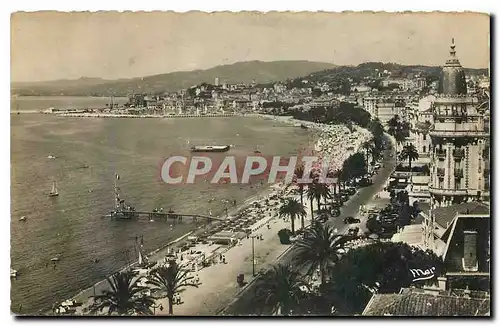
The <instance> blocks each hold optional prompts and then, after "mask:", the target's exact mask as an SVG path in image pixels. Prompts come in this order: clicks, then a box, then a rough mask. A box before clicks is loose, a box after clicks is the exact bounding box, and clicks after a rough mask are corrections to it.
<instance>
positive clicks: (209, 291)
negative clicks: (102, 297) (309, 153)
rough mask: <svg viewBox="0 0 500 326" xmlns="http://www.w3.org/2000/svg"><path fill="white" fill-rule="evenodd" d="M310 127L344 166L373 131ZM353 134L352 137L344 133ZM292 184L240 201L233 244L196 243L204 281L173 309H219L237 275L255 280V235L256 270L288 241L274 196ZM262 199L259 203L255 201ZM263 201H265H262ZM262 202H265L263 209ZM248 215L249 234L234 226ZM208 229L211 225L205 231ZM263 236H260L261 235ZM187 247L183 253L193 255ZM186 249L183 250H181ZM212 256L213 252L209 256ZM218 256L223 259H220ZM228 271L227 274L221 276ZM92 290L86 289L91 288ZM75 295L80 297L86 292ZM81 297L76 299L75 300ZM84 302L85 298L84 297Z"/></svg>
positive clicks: (235, 288) (232, 217)
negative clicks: (282, 234) (205, 262)
mask: <svg viewBox="0 0 500 326" xmlns="http://www.w3.org/2000/svg"><path fill="white" fill-rule="evenodd" d="M261 118H263V119H272V120H274V121H277V122H280V123H288V124H292V125H293V124H297V123H304V122H301V121H297V120H294V119H291V118H289V117H279V118H276V117H269V116H261ZM305 124H306V125H307V127H308V128H310V129H311V131H313V132H315V133H316V135H317V136H318V139H317V142H318V143H319V144H321V153H318V154H323V155H331V154H333V153H335V154H336V155H335V156H333V162H334V164H335V166H336V167H337V168H340V167H341V166H342V163H343V161H344V160H345V159H347V158H348V157H349V156H350V155H351V154H353V153H355V152H356V151H357V150H359V148H360V147H361V145H362V144H363V143H364V142H366V141H368V140H369V139H370V137H371V135H370V134H369V133H368V132H367V131H366V130H364V129H361V128H357V127H355V130H354V131H352V132H351V131H350V130H349V129H348V128H347V127H345V126H342V125H328V126H327V125H322V124H316V123H307V122H306V123H305ZM345 135H349V137H345ZM290 190H291V189H290V188H288V187H287V185H285V184H277V185H274V186H273V187H270V188H268V189H266V193H261V194H259V196H257V197H260V200H254V199H253V198H252V199H249V200H247V201H246V203H245V205H242V206H240V207H238V208H237V209H235V210H234V211H233V212H231V213H230V214H229V218H228V221H227V223H225V222H223V223H225V224H226V227H225V229H224V230H222V231H226V232H233V233H234V237H235V238H236V239H235V240H236V241H235V242H233V243H232V245H229V246H220V245H216V244H209V245H207V244H206V243H194V244H193V245H194V246H192V247H191V248H190V249H189V252H197V253H198V255H194V256H195V257H194V258H193V261H198V262H196V263H193V264H196V265H197V266H196V267H194V266H193V267H194V268H193V270H194V271H193V273H195V274H196V275H197V277H198V278H199V281H200V284H199V286H198V287H197V288H192V287H189V288H187V289H186V290H185V291H184V292H183V293H182V295H181V297H182V302H183V303H182V304H180V305H175V306H174V314H176V315H215V314H217V313H218V311H219V310H220V309H221V307H224V306H225V305H227V304H229V303H230V302H231V301H232V300H234V298H235V296H236V295H237V294H238V292H239V291H240V290H241V288H240V286H239V285H238V284H237V282H236V276H237V275H239V274H243V275H244V279H245V282H250V283H251V282H252V280H253V279H254V276H253V275H252V274H253V273H252V237H255V238H254V240H253V253H254V256H255V263H256V266H257V267H256V273H258V271H260V270H265V269H267V268H268V267H269V266H271V265H272V264H273V263H274V262H275V261H276V260H277V259H278V258H279V257H280V256H281V255H283V254H284V253H285V252H286V251H287V250H288V248H290V245H282V244H281V243H280V242H279V238H278V236H277V233H278V231H279V230H280V229H283V228H290V222H289V221H285V220H284V219H282V218H280V217H278V214H277V209H278V208H279V203H280V200H279V199H276V198H282V197H287V196H288V197H295V198H298V197H297V195H293V194H291V193H290ZM256 203H261V204H256ZM262 203H265V204H264V205H262ZM308 205H309V204H308V203H307V201H305V206H306V212H307V214H308V215H307V217H306V225H308V224H309V223H310V220H311V216H310V209H309V208H308ZM262 207H265V209H263V208H262ZM243 217H245V218H246V220H249V219H250V218H251V217H253V219H251V222H252V223H253V224H252V225H251V227H250V228H251V234H250V237H247V236H246V235H245V234H244V233H243V234H240V235H238V232H235V231H234V230H233V229H234V227H232V226H234V224H235V223H237V219H242V218H243ZM296 228H297V229H298V228H300V223H299V221H296ZM204 232H208V231H204ZM260 239H262V240H260ZM181 243H182V241H179V242H178V243H176V244H173V245H171V246H169V247H168V248H164V249H161V250H157V251H155V253H154V254H153V255H150V261H156V262H157V264H162V263H164V261H165V256H167V255H169V254H172V252H173V251H175V249H174V248H178V247H179V246H180V245H181ZM189 252H185V253H184V255H186V256H189ZM199 253H203V255H202V256H203V259H204V260H205V259H211V260H212V261H213V264H211V265H210V266H208V267H205V268H203V266H201V264H199V261H200V260H199V257H200V255H199ZM180 254H181V255H182V253H180ZM207 257H209V258H207ZM218 257H219V259H218ZM222 257H224V260H225V263H221V260H220V258H222ZM178 263H179V264H184V265H185V266H190V264H186V262H185V261H179V262H178ZM145 273H146V274H147V271H145ZM222 275H224V277H222ZM87 293H88V291H87ZM75 299H79V300H82V299H84V297H83V296H80V297H77V298H75ZM77 301H78V300H77ZM80 302H82V301H80ZM90 303H91V301H87V302H85V303H84V305H83V306H82V307H81V308H80V309H78V310H77V314H83V313H84V311H85V309H86V308H87V307H88V305H89V304H90ZM157 305H158V306H159V305H161V306H163V307H165V308H166V307H168V301H167V299H160V300H158V303H157ZM155 312H156V314H168V311H167V309H164V310H163V311H161V310H158V309H156V310H155Z"/></svg>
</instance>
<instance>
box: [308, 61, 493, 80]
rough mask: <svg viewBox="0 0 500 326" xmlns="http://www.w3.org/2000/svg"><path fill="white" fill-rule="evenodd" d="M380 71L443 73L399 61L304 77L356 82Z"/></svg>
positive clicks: (340, 68) (470, 71)
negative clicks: (348, 79) (402, 63)
mask: <svg viewBox="0 0 500 326" xmlns="http://www.w3.org/2000/svg"><path fill="white" fill-rule="evenodd" d="M376 69H378V71H379V72H383V71H384V70H387V71H390V72H391V73H392V76H393V77H396V78H397V77H398V76H401V75H406V74H408V73H422V74H423V75H424V76H425V77H433V78H438V77H439V75H440V74H441V67H440V66H422V65H407V66H406V65H401V64H397V63H382V62H365V63H362V64H359V65H357V66H338V67H335V68H331V69H326V70H324V71H320V72H313V73H311V74H309V75H308V76H303V77H302V78H303V79H310V80H312V81H320V82H329V81H335V80H340V79H345V78H351V79H353V80H354V81H356V82H359V81H361V80H362V79H363V78H365V77H374V74H375V70H376ZM464 70H465V74H466V75H482V74H486V75H487V74H488V69H472V68H464Z"/></svg>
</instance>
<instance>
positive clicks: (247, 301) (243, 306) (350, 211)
mask: <svg viewBox="0 0 500 326" xmlns="http://www.w3.org/2000/svg"><path fill="white" fill-rule="evenodd" d="M394 150H395V148H394V145H392V146H391V148H388V149H387V150H386V151H385V153H384V159H383V167H382V168H381V169H380V170H379V171H378V173H377V174H376V175H375V176H374V178H373V185H371V186H369V187H366V188H362V189H360V190H358V192H357V193H356V194H355V195H354V196H353V197H351V198H350V200H349V201H348V202H347V203H345V205H344V206H343V207H342V209H341V215H340V216H339V217H337V218H331V219H330V220H329V221H327V222H326V223H327V224H328V225H329V226H331V227H332V228H334V229H335V228H336V229H337V232H338V233H345V232H346V231H347V229H348V225H345V224H344V218H345V217H347V216H357V215H358V212H359V207H360V206H361V205H366V204H369V203H370V202H371V201H372V199H373V198H374V196H375V195H376V194H377V193H378V192H379V191H380V190H382V189H383V187H384V184H385V182H386V180H387V179H388V178H389V176H390V174H391V173H392V171H394V168H395V163H396V162H395V161H394V159H393V158H391V154H394ZM393 157H394V155H393ZM365 223H366V220H364V219H362V220H361V227H360V229H363V228H364V227H365ZM293 257H294V254H293V251H292V250H290V251H288V252H287V253H286V254H284V255H283V256H282V257H280V259H279V262H280V263H290V262H291V261H292V259H293ZM276 263H278V262H276ZM255 284H256V283H253V284H251V285H250V286H248V287H246V288H245V289H243V290H242V291H241V293H239V295H238V298H237V299H236V300H233V302H231V304H229V305H227V306H221V307H220V310H219V313H218V314H222V315H248V314H251V313H252V302H251V300H252V298H253V293H254V291H255Z"/></svg>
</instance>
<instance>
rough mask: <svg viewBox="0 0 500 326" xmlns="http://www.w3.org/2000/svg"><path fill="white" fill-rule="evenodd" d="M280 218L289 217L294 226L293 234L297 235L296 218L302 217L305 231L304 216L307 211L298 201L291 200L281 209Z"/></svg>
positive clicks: (282, 205)
mask: <svg viewBox="0 0 500 326" xmlns="http://www.w3.org/2000/svg"><path fill="white" fill-rule="evenodd" d="M278 213H279V216H280V217H282V216H289V217H290V221H291V224H292V234H295V218H296V217H298V216H300V217H301V224H302V229H304V216H305V215H306V211H305V209H304V205H302V204H301V203H299V202H298V201H297V200H296V199H293V198H289V199H287V200H286V201H285V202H284V203H283V204H281V207H280V208H279V212H278Z"/></svg>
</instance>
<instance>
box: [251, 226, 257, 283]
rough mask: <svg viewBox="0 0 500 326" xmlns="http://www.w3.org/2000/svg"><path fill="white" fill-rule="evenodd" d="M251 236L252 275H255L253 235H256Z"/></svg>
mask: <svg viewBox="0 0 500 326" xmlns="http://www.w3.org/2000/svg"><path fill="white" fill-rule="evenodd" d="M250 237H251V238H252V276H255V237H256V235H251V236H250Z"/></svg>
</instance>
